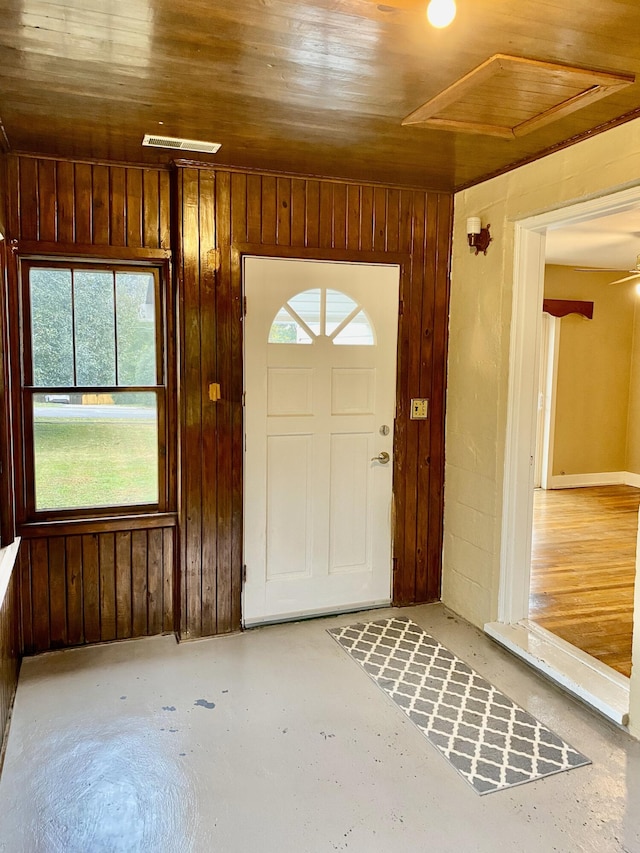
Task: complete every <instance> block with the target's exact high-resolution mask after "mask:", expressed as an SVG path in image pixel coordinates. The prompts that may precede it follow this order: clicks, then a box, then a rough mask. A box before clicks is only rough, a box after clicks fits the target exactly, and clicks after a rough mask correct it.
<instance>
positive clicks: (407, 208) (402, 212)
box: [9, 157, 452, 652]
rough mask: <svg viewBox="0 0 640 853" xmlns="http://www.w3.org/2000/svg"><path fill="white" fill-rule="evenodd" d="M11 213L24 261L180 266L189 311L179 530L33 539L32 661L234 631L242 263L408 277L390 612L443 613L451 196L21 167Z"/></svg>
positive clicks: (34, 532)
mask: <svg viewBox="0 0 640 853" xmlns="http://www.w3.org/2000/svg"><path fill="white" fill-rule="evenodd" d="M170 201H171V205H170ZM9 202H10V203H9V228H10V233H9V237H10V239H12V240H15V241H17V243H16V244H15V245H17V249H18V252H20V251H24V252H26V253H33V252H34V251H39V252H42V253H43V254H46V253H47V252H58V253H59V252H68V253H70V254H73V253H77V254H82V253H83V252H86V253H89V254H93V255H99V254H100V253H103V254H104V256H105V257H120V256H122V257H123V258H126V257H134V256H137V257H144V253H145V252H154V251H155V252H157V251H160V250H163V251H167V250H168V249H169V248H171V249H172V253H173V257H174V270H175V274H176V294H177V309H178V325H177V328H178V370H179V379H178V407H179V430H178V431H179V435H178V446H179V458H178V465H177V476H178V505H177V507H176V509H177V510H178V514H179V515H178V528H175V527H174V526H173V523H174V522H173V521H170V520H169V519H165V520H164V521H163V520H162V519H159V518H157V519H155V521H154V522H153V524H152V525H151V526H149V525H147V526H145V525H144V524H141V525H140V526H138V527H136V526H135V525H132V527H131V528H130V529H126V526H125V525H124V523H120V522H118V525H117V526H116V527H114V526H113V525H112V526H111V527H109V523H108V522H107V521H105V520H104V519H103V520H102V522H97V523H96V525H95V526H93V527H92V526H91V523H89V522H86V523H84V522H83V525H84V526H82V528H81V529H79V528H78V529H75V528H72V527H69V526H67V527H65V528H56V527H55V526H54V525H38V526H37V527H33V526H29V525H24V524H23V525H22V526H21V527H20V530H19V532H21V533H23V535H24V537H25V540H24V543H23V548H22V553H21V557H20V563H19V578H20V590H21V613H22V630H23V639H24V646H25V650H26V651H30V652H33V651H43V650H45V649H48V648H57V647H61V646H65V645H77V644H80V643H89V642H97V641H102V640H110V639H116V638H125V637H130V636H139V635H141V634H146V633H155V632H158V631H167V630H171V629H172V628H173V627H174V617H175V618H176V619H177V620H178V623H179V631H180V634H181V636H182V637H183V638H190V637H199V636H206V635H210V634H217V633H218V634H219V633H227V632H230V631H234V630H237V629H238V628H239V627H240V625H241V584H242V429H243V425H242V317H241V313H242V306H241V303H242V298H241V297H242V282H241V261H242V256H243V253H251V254H263V255H271V256H274V255H275V256H282V257H302V258H305V257H306V258H320V259H327V260H342V261H347V260H353V261H366V262H381V263H384V262H386V263H398V264H400V265H401V304H400V306H399V339H398V395H397V418H396V424H395V454H394V504H395V528H394V601H395V602H396V603H398V604H409V603H412V602H420V601H434V600H437V599H438V598H439V594H440V567H441V549H442V490H443V488H442V487H443V470H444V465H443V461H444V390H445V375H446V348H447V317H448V303H449V293H448V264H449V247H450V233H451V217H452V197H451V196H450V195H448V194H439V193H427V192H423V191H417V190H416V191H412V190H406V189H396V188H392V187H379V186H369V185H356V184H349V183H342V182H335V181H330V180H316V179H304V178H290V177H285V176H275V175H266V174H256V173H243V172H239V171H232V170H226V169H223V170H216V169H212V168H209V167H204V166H200V165H196V164H189V163H184V162H183V163H179V164H178V165H177V166H176V168H175V170H174V174H173V184H172V185H171V183H170V180H169V175H168V173H167V172H166V171H164V170H154V169H144V168H137V167H123V166H111V165H98V164H93V165H92V164H85V163H70V162H62V161H60V162H58V161H54V160H46V159H42V158H32V157H10V158H9ZM170 207H171V208H172V210H171V211H170ZM170 212H171V215H170ZM127 253H128V254H127ZM136 253H137V255H136ZM11 310H12V311H13V312H14V315H15V311H16V305H15V303H14V304H13V307H12V308H11ZM11 320H12V323H14V324H15V323H16V322H17V320H16V316H12V318H11ZM14 352H15V350H14ZM14 361H16V359H14ZM13 369H14V370H15V369H17V368H16V365H15V364H14V366H13ZM211 382H218V383H220V385H221V389H222V400H221V401H219V402H218V403H211V401H210V400H209V397H208V385H209V383H211ZM412 397H427V398H429V400H430V417H429V420H428V421H422V422H421V421H411V420H410V419H409V405H410V399H411V398H412ZM178 532H179V535H178ZM174 553H175V554H177V555H178V557H177V561H175V566H174V560H173V554H174ZM174 568H175V574H174V571H173V569H174ZM172 598H173V607H172Z"/></svg>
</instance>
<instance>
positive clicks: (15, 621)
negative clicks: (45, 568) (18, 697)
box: [0, 569, 20, 769]
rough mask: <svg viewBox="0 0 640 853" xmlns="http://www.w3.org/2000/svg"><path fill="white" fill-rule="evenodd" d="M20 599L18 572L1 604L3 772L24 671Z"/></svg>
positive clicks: (0, 767)
mask: <svg viewBox="0 0 640 853" xmlns="http://www.w3.org/2000/svg"><path fill="white" fill-rule="evenodd" d="M18 595H19V592H18V572H17V571H16V570H15V569H14V571H13V574H12V575H11V578H10V580H9V586H8V587H7V591H6V593H5V594H4V600H0V769H2V747H3V740H4V735H5V733H6V729H7V723H8V721H9V715H10V713H11V707H12V705H13V697H14V696H15V692H16V687H17V686H18V670H19V669H20V630H19V628H20V606H19V600H18Z"/></svg>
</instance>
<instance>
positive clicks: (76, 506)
mask: <svg viewBox="0 0 640 853" xmlns="http://www.w3.org/2000/svg"><path fill="white" fill-rule="evenodd" d="M22 271H23V317H24V324H23V353H24V356H23V358H24V362H23V378H24V380H23V388H22V395H23V413H24V434H25V474H26V476H25V499H26V505H27V514H28V515H33V513H41V512H46V513H47V514H50V513H51V512H53V511H67V512H72V511H80V510H87V509H90V508H91V509H99V508H106V507H121V508H126V507H136V508H141V507H142V508H147V509H149V508H165V504H166V500H165V479H166V477H165V471H164V463H162V464H161V460H164V458H165V453H164V448H165V444H166V442H165V421H166V418H165V410H166V387H165V365H164V346H163V340H164V339H163V322H162V316H163V312H162V310H161V309H162V304H163V300H162V289H161V271H160V269H159V268H158V267H151V266H134V267H130V266H120V265H106V264H81V263H78V264H64V263H56V262H50V263H47V262H41V261H38V262H36V261H31V262H24V261H23V264H22ZM85 514H86V513H85Z"/></svg>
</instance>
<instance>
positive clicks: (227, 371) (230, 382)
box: [203, 172, 276, 633]
mask: <svg viewBox="0 0 640 853" xmlns="http://www.w3.org/2000/svg"><path fill="white" fill-rule="evenodd" d="M262 202H263V210H264V209H265V208H266V209H267V210H268V211H269V213H270V212H271V211H273V224H272V223H271V220H270V215H271V213H270V215H269V221H268V224H267V228H266V229H263V237H264V236H265V235H266V236H269V237H271V235H273V239H274V241H275V236H276V234H275V223H276V182H275V178H269V180H268V181H267V184H266V188H265V187H263V190H262ZM216 224H217V239H218V245H219V246H220V250H221V251H220V270H219V275H218V278H217V281H216V325H217V330H218V332H217V336H216V348H217V360H218V375H219V377H220V379H221V380H222V382H223V384H224V387H225V388H226V389H227V391H226V393H225V394H224V395H223V399H222V400H221V401H220V404H218V440H217V477H216V485H217V490H218V495H217V504H218V524H217V531H216V533H217V535H216V551H217V562H218V572H217V576H216V587H217V600H216V615H217V624H218V633H225V632H228V631H233V630H237V629H238V628H239V627H240V622H239V614H238V616H237V621H235V622H234V621H233V613H234V607H233V598H234V577H235V575H236V573H237V572H238V571H239V566H238V565H237V564H235V565H234V562H233V542H234V530H233V522H234V499H235V497H236V493H235V489H234V486H235V484H236V483H235V481H236V478H237V474H238V472H239V471H241V470H242V461H241V460H240V467H239V468H237V467H234V463H235V464H237V462H238V460H237V459H234V437H235V436H234V411H238V409H239V408H240V402H241V394H242V389H241V386H238V383H237V377H238V372H239V368H241V364H242V362H241V358H242V344H241V339H240V323H239V319H240V318H239V314H237V313H236V312H235V311H234V300H235V301H236V304H237V303H238V302H239V297H240V293H239V288H238V287H237V285H236V281H237V279H236V278H233V277H232V274H231V251H230V249H231V179H230V175H229V174H228V172H220V173H218V174H217V177H216ZM272 229H273V230H272ZM234 291H235V292H234ZM203 331H204V333H205V334H206V330H203Z"/></svg>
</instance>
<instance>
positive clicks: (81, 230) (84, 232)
mask: <svg viewBox="0 0 640 853" xmlns="http://www.w3.org/2000/svg"><path fill="white" fill-rule="evenodd" d="M93 203H94V199H93V168H92V167H91V165H90V164H89V163H76V177H75V211H74V217H75V222H76V241H77V242H78V243H83V244H84V245H87V244H89V243H92V242H93Z"/></svg>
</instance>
